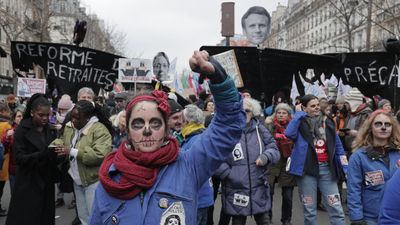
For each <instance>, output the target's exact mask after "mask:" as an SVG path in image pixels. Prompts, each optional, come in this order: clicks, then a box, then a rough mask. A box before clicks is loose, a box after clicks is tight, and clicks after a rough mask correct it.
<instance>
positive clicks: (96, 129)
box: [53, 122, 112, 186]
mask: <svg viewBox="0 0 400 225" xmlns="http://www.w3.org/2000/svg"><path fill="white" fill-rule="evenodd" d="M73 137H74V129H73V128H72V123H71V122H69V123H67V124H66V125H65V130H64V134H63V135H62V136H61V137H60V138H59V139H56V140H54V141H53V144H55V145H59V144H60V145H64V144H67V145H69V144H70V143H71V142H72V138H73ZM111 143H112V137H111V134H110V132H109V131H108V130H107V128H106V127H105V126H104V125H103V124H102V123H100V122H95V123H93V124H92V125H91V126H88V127H86V128H85V130H84V131H83V132H82V135H81V138H80V139H79V141H78V143H77V144H76V146H75V148H77V149H78V156H77V164H78V171H79V176H80V178H81V181H82V185H83V186H88V185H90V184H93V183H95V182H97V181H98V180H99V177H98V172H99V168H100V165H101V163H102V162H103V159H104V158H105V156H106V155H107V154H108V153H109V152H111V150H112V147H111Z"/></svg>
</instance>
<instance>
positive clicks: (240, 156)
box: [232, 143, 244, 161]
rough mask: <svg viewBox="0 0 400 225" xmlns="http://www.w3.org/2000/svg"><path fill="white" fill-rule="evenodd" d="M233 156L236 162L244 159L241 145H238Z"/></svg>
mask: <svg viewBox="0 0 400 225" xmlns="http://www.w3.org/2000/svg"><path fill="white" fill-rule="evenodd" d="M232 156H233V160H234V161H238V160H241V159H244V155H243V149H242V145H241V144H240V143H238V144H236V146H235V148H234V149H233V151H232Z"/></svg>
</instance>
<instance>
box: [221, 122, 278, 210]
mask: <svg viewBox="0 0 400 225" xmlns="http://www.w3.org/2000/svg"><path fill="white" fill-rule="evenodd" d="M257 129H258V131H259V137H260V140H261V146H262V149H260V142H259V138H258V135H257ZM258 158H260V159H261V160H262V162H263V164H264V165H263V166H257V165H256V160H257V159H258ZM279 158H280V153H279V151H278V147H277V146H276V143H275V140H274V138H273V137H272V135H271V134H270V132H269V131H268V130H267V129H266V128H265V127H264V126H263V125H262V124H261V123H260V122H259V121H258V120H255V119H252V120H251V121H250V126H248V127H246V128H245V129H244V130H243V132H242V137H241V139H240V142H239V143H238V144H237V145H236V147H235V148H234V149H233V150H232V154H231V156H230V157H229V159H228V160H227V162H225V163H223V164H222V165H221V166H220V168H219V169H218V170H217V172H216V175H217V176H219V177H220V178H221V180H222V207H223V210H224V212H225V213H227V214H229V215H240V216H249V215H255V214H259V213H263V212H266V211H268V210H269V209H270V207H271V204H270V203H271V198H270V191H269V184H268V179H267V175H266V170H267V165H268V164H271V163H277V162H278V161H279Z"/></svg>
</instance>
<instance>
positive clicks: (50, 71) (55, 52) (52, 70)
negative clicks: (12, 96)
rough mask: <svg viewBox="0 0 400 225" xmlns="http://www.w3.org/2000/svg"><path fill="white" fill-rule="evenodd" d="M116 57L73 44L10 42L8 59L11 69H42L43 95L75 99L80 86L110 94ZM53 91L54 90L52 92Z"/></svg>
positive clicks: (113, 81)
mask: <svg viewBox="0 0 400 225" xmlns="http://www.w3.org/2000/svg"><path fill="white" fill-rule="evenodd" d="M119 58H121V57H120V56H117V55H113V54H109V53H106V52H102V51H98V50H94V49H89V48H83V47H78V46H73V45H65V44H55V43H40V42H19V41H13V42H11V60H12V64H13V68H14V70H16V71H17V72H20V71H26V72H28V71H31V70H34V67H35V68H38V67H39V68H42V70H43V74H44V76H45V77H44V79H46V80H47V83H48V90H47V91H46V93H54V92H56V93H58V95H62V94H69V95H70V96H71V97H73V99H76V95H77V92H78V90H79V89H80V88H82V87H90V88H92V89H93V91H94V92H95V93H98V91H99V89H100V88H103V89H104V90H106V91H111V90H112V88H113V84H114V83H115V81H116V79H117V69H118V59H119ZM55 90H56V91H55Z"/></svg>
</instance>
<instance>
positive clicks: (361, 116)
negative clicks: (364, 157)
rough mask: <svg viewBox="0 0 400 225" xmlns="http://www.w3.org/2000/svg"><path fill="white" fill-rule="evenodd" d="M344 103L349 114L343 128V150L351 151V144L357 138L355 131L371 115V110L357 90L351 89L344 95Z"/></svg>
mask: <svg viewBox="0 0 400 225" xmlns="http://www.w3.org/2000/svg"><path fill="white" fill-rule="evenodd" d="M346 102H347V103H348V104H349V105H350V110H351V113H350V118H349V121H348V123H347V125H346V127H345V128H346V131H345V149H352V143H353V140H354V138H355V137H356V136H357V131H358V130H359V129H360V127H361V125H362V124H363V123H364V121H365V120H366V119H367V118H368V116H369V114H371V113H372V109H371V108H370V107H369V106H368V104H366V103H365V102H364V100H363V94H361V92H360V91H359V90H358V89H357V88H353V89H352V90H351V91H350V92H349V93H348V94H347V95H346Z"/></svg>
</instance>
